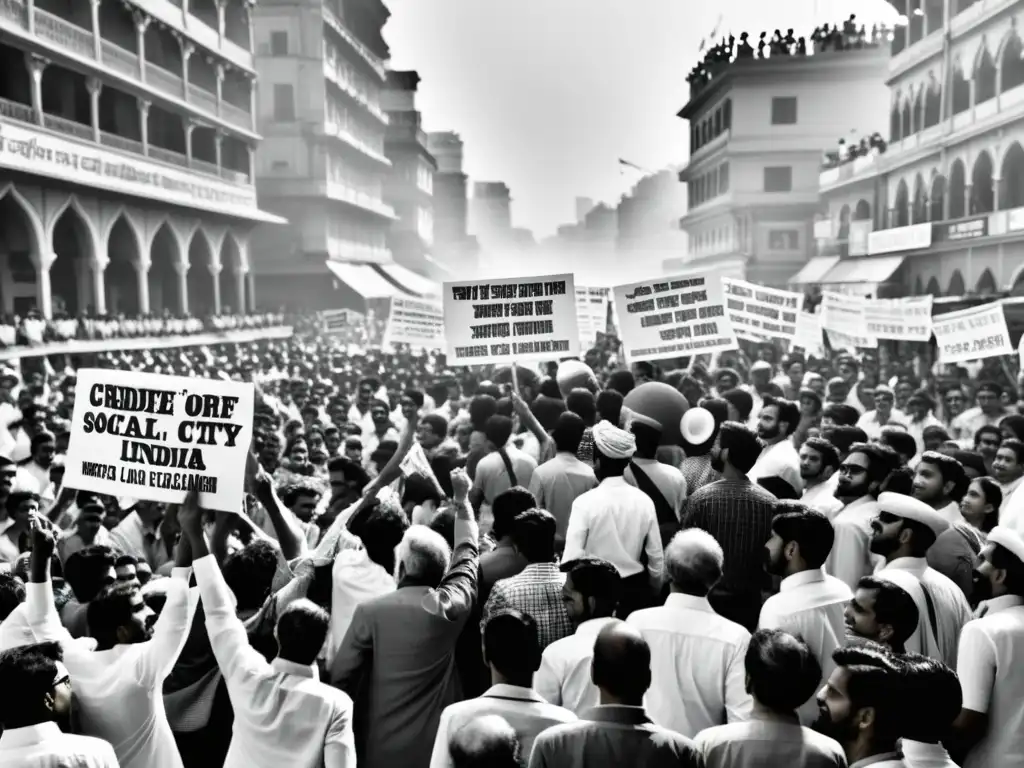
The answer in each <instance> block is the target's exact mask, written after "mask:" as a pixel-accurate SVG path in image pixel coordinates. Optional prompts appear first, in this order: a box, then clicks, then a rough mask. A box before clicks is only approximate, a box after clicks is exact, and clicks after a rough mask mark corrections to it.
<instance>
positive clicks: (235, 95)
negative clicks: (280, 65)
mask: <svg viewBox="0 0 1024 768" xmlns="http://www.w3.org/2000/svg"><path fill="white" fill-rule="evenodd" d="M253 7H254V6H253V3H252V2H250V1H249V0H219V1H218V2H214V0H192V2H190V3H185V4H182V3H174V2H170V1H169V0H137V1H133V2H114V0H76V1H75V2H60V1H59V0H3V2H0V302H2V306H3V311H4V312H5V313H8V314H10V313H24V312H27V311H30V310H38V311H39V312H40V313H41V314H43V315H44V316H46V317H51V316H53V315H54V314H62V313H67V314H71V315H78V314H83V313H86V312H96V313H98V314H103V313H112V314H113V313H124V314H127V315H136V314H145V313H149V312H154V313H157V312H171V313H174V314H186V313H191V314H193V315H206V314H210V313H218V312H222V311H226V310H227V309H228V308H230V309H231V310H232V311H238V310H243V311H244V310H246V309H251V308H253V306H254V303H255V295H254V286H253V281H252V272H251V270H250V251H251V242H252V241H251V233H252V230H253V228H254V227H256V226H257V225H259V224H260V223H276V224H280V223H283V220H282V219H280V218H278V217H276V216H273V215H269V214H266V213H264V212H261V211H260V210H259V208H258V207H257V202H256V187H255V184H254V181H253V178H254V167H255V160H254V158H255V150H256V147H257V145H258V144H259V141H260V136H259V134H258V133H257V119H256V104H257V77H256V71H255V69H254V56H253V46H254V34H253Z"/></svg>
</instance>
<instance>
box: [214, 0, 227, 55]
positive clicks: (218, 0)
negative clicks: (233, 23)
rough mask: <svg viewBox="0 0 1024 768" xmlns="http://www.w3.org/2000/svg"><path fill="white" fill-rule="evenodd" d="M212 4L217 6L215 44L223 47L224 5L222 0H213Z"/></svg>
mask: <svg viewBox="0 0 1024 768" xmlns="http://www.w3.org/2000/svg"><path fill="white" fill-rule="evenodd" d="M213 3H214V5H216V6H217V44H218V45H220V46H223V45H224V27H225V21H224V10H225V5H226V3H225V1H224V0H213Z"/></svg>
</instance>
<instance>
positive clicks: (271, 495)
mask: <svg viewBox="0 0 1024 768" xmlns="http://www.w3.org/2000/svg"><path fill="white" fill-rule="evenodd" d="M245 480H246V487H248V488H252V494H253V495H254V496H255V497H256V499H257V500H258V501H259V502H260V504H262V505H263V508H264V509H265V510H267V515H268V516H269V517H270V522H271V524H272V525H273V526H274V533H275V534H276V535H277V541H278V543H279V544H280V546H281V553H282V554H283V555H284V558H285V560H294V559H295V558H296V557H299V556H300V555H302V554H303V553H304V552H305V551H306V537H305V535H304V534H303V532H302V528H301V527H299V524H298V520H296V519H295V516H294V515H293V514H292V513H291V511H290V510H288V509H286V508H285V506H284V504H282V503H281V500H280V499H279V498H277V492H276V491H275V490H274V481H273V479H272V478H271V477H270V475H268V474H267V473H266V472H265V471H264V470H263V467H261V466H260V462H259V459H257V458H256V454H255V453H253V451H252V450H250V451H249V455H248V457H247V458H246V461H245Z"/></svg>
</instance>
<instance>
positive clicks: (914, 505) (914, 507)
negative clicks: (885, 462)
mask: <svg viewBox="0 0 1024 768" xmlns="http://www.w3.org/2000/svg"><path fill="white" fill-rule="evenodd" d="M878 509H879V510H880V511H882V512H888V513H889V514H890V515H896V517H902V518H904V519H906V520H915V521H917V522H919V523H923V524H924V525H927V526H928V527H929V528H931V529H932V531H933V532H934V533H935V535H936V536H938V535H939V534H940V533H942V532H943V531H945V530H946V529H947V528H949V521H948V520H947V519H946V518H944V517H943V516H942V515H940V514H939V513H938V512H936V511H935V510H934V509H932V508H931V507H930V506H928V505H927V504H925V503H924V502H923V501H918V500H917V499H915V498H913V497H912V496H904V495H903V494H902V493H892V492H886V493H882V494H879V496H878Z"/></svg>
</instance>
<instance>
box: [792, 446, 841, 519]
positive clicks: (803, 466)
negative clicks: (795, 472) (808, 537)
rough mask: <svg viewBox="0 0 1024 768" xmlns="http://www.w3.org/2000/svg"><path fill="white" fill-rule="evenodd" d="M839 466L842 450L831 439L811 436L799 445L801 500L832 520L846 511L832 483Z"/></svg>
mask: <svg viewBox="0 0 1024 768" xmlns="http://www.w3.org/2000/svg"><path fill="white" fill-rule="evenodd" d="M839 464H840V460H839V450H838V449H837V448H836V447H835V446H834V445H832V443H830V442H829V441H828V440H825V439H823V438H820V437H811V438H808V439H807V440H806V441H805V442H804V444H803V445H802V446H800V478H801V479H802V480H803V481H804V483H805V486H804V495H803V497H802V498H801V499H800V501H802V502H803V503H804V504H806V505H807V506H809V507H810V508H811V509H816V510H818V511H819V512H821V513H822V514H823V515H825V517H827V518H828V519H829V520H832V519H834V518H835V516H836V515H838V514H839V510H841V509H842V508H843V502H841V501H840V500H839V499H837V498H836V495H835V492H836V488H835V486H834V484H833V483H832V482H831V480H832V477H833V475H835V473H836V472H838V471H839Z"/></svg>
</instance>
